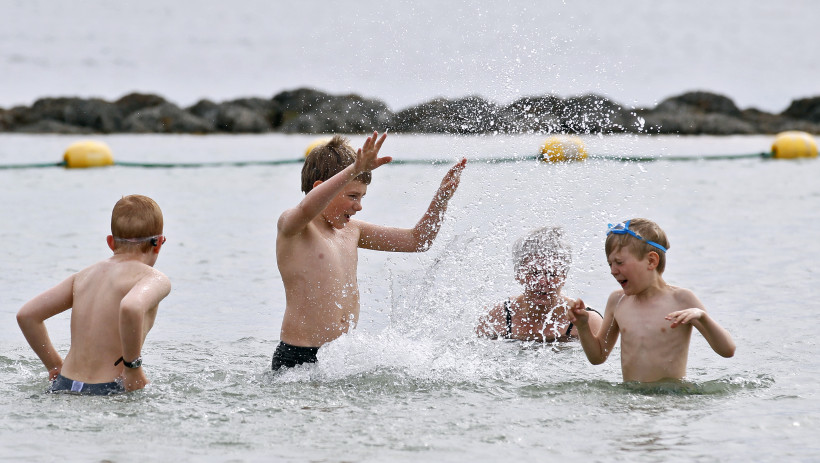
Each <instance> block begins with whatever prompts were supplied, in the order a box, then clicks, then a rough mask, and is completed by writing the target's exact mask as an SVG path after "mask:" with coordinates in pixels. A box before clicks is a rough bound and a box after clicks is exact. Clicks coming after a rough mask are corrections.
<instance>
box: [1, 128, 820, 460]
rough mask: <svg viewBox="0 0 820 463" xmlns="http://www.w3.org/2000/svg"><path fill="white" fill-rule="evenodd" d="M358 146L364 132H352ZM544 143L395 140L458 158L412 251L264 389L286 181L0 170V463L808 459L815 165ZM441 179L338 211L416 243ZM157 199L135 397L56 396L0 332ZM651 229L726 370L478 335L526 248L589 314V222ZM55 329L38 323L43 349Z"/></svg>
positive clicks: (390, 181) (282, 170) (272, 155)
mask: <svg viewBox="0 0 820 463" xmlns="http://www.w3.org/2000/svg"><path fill="white" fill-rule="evenodd" d="M352 138H353V142H354V144H357V145H358V144H360V143H361V141H362V140H363V137H358V136H357V137H352ZM100 139H101V140H103V141H105V142H106V143H108V144H109V145H110V146H111V147H112V150H113V151H114V155H115V158H116V159H117V160H120V161H152V162H195V161H203V162H215V161H238V160H242V161H244V160H272V159H297V158H298V157H299V156H301V155H302V153H303V151H304V148H305V147H306V146H307V144H309V143H310V142H311V141H312V140H313V138H312V137H309V136H283V135H265V136H242V137H187V136H109V137H101V138H100ZM73 141H75V139H74V138H72V137H63V136H9V135H5V136H2V137H0V165H8V164H14V163H18V164H19V163H27V162H51V161H55V162H56V161H58V160H59V159H60V156H61V153H62V151H63V150H64V149H65V147H66V146H68V144H70V143H71V142H73ZM541 141H542V137H538V136H517V137H469V138H463V137H447V136H391V137H390V138H389V139H388V141H387V143H386V144H385V148H384V151H385V153H386V154H390V155H393V156H395V157H396V158H397V159H408V160H412V159H445V160H453V161H454V160H455V159H456V158H457V157H459V156H466V157H467V158H468V159H469V164H468V168H467V170H466V171H465V173H464V177H463V182H462V186H461V188H460V189H459V191H458V192H457V194H456V196H455V197H454V199H453V201H452V203H451V207H450V210H449V211H448V213H447V218H446V221H445V224H444V227H443V229H442V232H441V234H440V235H439V239H438V241H437V242H436V244H435V245H434V246H433V248H432V249H431V250H430V251H429V252H427V253H425V254H415V255H407V254H389V253H374V252H369V251H362V252H361V253H360V262H359V279H360V286H361V291H362V317H361V320H360V324H359V327H358V329H357V330H356V331H355V332H353V333H352V334H350V335H347V336H344V337H342V338H340V339H339V340H337V341H335V342H333V343H331V344H329V345H327V346H326V347H324V348H323V349H322V350H321V352H320V355H319V358H320V361H319V363H318V364H316V365H311V366H306V367H300V368H297V369H294V370H291V371H288V372H285V373H284V374H281V375H278V376H274V375H272V374H270V373H269V372H268V371H267V370H268V367H269V363H270V356H271V354H272V352H273V349H274V347H275V345H276V343H277V342H278V336H279V325H280V323H281V317H282V313H283V307H284V294H283V289H282V284H281V279H280V277H279V274H278V272H277V269H276V266H275V255H274V246H273V244H274V240H275V221H276V219H277V217H278V215H279V214H280V213H281V212H282V210H283V209H284V208H286V207H289V206H291V205H293V204H295V203H296V202H297V201H298V200H299V199H300V198H301V193H300V192H299V168H300V167H299V165H298V164H286V165H280V166H270V165H262V166H246V167H231V166H222V167H203V168H176V169H146V168H133V167H119V166H118V167H111V168H104V169H89V170H70V171H69V170H64V169H61V168H56V167H54V168H40V169H0V188H1V189H2V190H1V191H2V194H3V201H2V206H0V217H2V224H3V226H2V227H0V240H2V242H3V243H4V245H5V246H4V252H3V253H2V254H0V255H2V264H3V267H4V268H5V269H6V271H5V273H4V276H3V277H0V288H2V292H1V294H2V295H3V298H2V303H1V304H0V316H2V320H4V322H3V323H0V371H2V375H3V378H4V380H3V382H2V384H1V385H0V413H2V416H3V417H4V418H3V419H2V420H0V460H2V461H35V462H39V461H55V460H57V459H60V460H64V459H65V460H68V461H103V460H108V461H116V462H130V461H142V460H143V457H147V458H148V460H152V461H331V462H332V461H357V462H358V461H453V462H456V461H459V462H460V461H471V460H472V461H500V460H504V461H508V460H513V459H517V458H531V459H532V458H534V459H536V460H548V459H552V458H563V459H568V460H567V461H578V460H582V459H583V460H585V461H647V462H653V461H721V462H722V461H780V460H781V459H784V458H785V459H786V460H788V461H814V460H817V459H818V458H820V446H818V444H817V439H816V437H817V436H818V435H820V433H818V427H820V422H819V421H820V420H819V419H818V416H820V414H818V412H820V406H818V405H817V399H818V394H817V390H818V388H817V384H818V381H820V372H818V370H819V369H820V368H818V367H820V361H819V360H818V355H817V354H818V348H817V341H816V339H817V338H816V332H817V327H818V324H817V322H816V321H815V320H814V318H813V314H814V313H815V312H816V309H818V308H820V303H818V302H817V301H818V300H820V290H818V288H817V284H816V281H817V276H818V270H817V265H816V262H817V261H818V258H820V244H819V243H818V239H817V238H818V230H820V183H819V182H818V181H817V178H818V176H820V162H818V161H817V160H804V161H797V162H789V161H772V160H763V159H757V158H748V159H735V160H701V161H694V160H693V161H669V160H664V157H671V156H680V155H691V156H702V155H717V154H741V153H755V152H762V151H767V150H768V148H769V146H770V145H771V141H772V140H771V137H762V136H761V137H724V138H714V137H693V138H677V137H651V138H640V139H638V138H634V137H609V138H594V137H592V138H586V139H585V141H586V143H587V146H588V148H589V149H590V151H591V152H592V153H593V154H601V155H645V154H652V155H655V156H658V157H659V160H658V161H656V162H645V163H637V162H616V161H609V160H589V161H587V162H585V163H580V164H570V165H548V164H538V163H535V162H533V161H525V160H522V161H521V162H517V163H504V164H492V163H488V162H486V160H487V159H489V158H492V157H502V156H503V157H506V156H513V155H520V156H527V155H531V154H533V153H534V152H535V151H537V149H538V144H539V143H540V142H541ZM446 168H447V167H446V166H445V165H424V164H413V165H394V166H386V167H384V168H382V169H379V170H378V171H376V172H375V175H374V181H373V183H372V184H371V185H370V187H369V189H368V195H367V198H366V199H365V202H364V210H363V211H362V212H361V213H360V218H361V219H363V220H368V221H372V222H377V223H384V224H392V225H398V226H412V225H413V224H414V223H415V222H416V220H418V218H419V217H420V216H421V214H422V213H423V211H424V209H425V208H426V206H427V203H428V201H429V200H430V198H431V196H432V194H433V192H434V191H435V189H436V187H437V186H438V183H439V181H440V179H441V176H442V175H443V174H444V172H445V171H446ZM131 193H141V194H146V195H149V196H151V197H153V198H154V199H156V200H157V202H158V203H159V204H160V206H161V207H162V208H163V211H164V214H165V222H166V229H165V233H166V235H167V236H168V243H167V245H166V246H165V247H163V251H162V254H161V256H160V259H159V261H158V263H157V268H159V269H161V270H162V271H164V272H165V273H166V274H168V275H169V277H170V278H171V280H172V282H173V285H174V289H173V291H172V293H171V295H170V296H169V297H168V298H167V299H166V300H165V301H164V302H163V303H162V304H161V306H160V312H159V316H158V318H157V322H156V325H155V327H154V329H153V330H152V332H151V334H150V335H149V337H148V340H147V342H146V346H145V348H144V350H143V356H144V359H145V364H146V370H147V373H148V375H149V377H150V379H151V380H152V381H153V383H152V384H151V385H150V386H149V387H148V388H147V389H145V390H143V391H139V392H136V393H132V394H128V395H124V396H119V397H110V398H99V397H73V396H52V395H46V394H44V393H43V391H44V390H45V388H46V387H47V381H46V375H45V371H44V370H43V368H42V365H41V364H40V363H39V361H38V360H37V358H36V357H35V355H34V354H33V352H32V351H31V350H30V349H29V348H28V346H27V345H26V343H25V340H24V338H23V336H22V334H21V333H20V332H19V329H18V328H17V326H16V323H15V321H14V314H15V313H16V311H17V310H18V309H19V307H20V306H21V305H22V304H23V303H24V302H25V301H26V300H28V299H29V298H31V297H33V296H34V295H36V294H37V293H39V292H41V291H43V290H44V289H46V288H48V287H49V286H51V285H53V284H56V283H57V282H58V281H60V280H61V279H63V278H65V277H66V276H67V275H68V274H69V273H70V272H74V271H77V270H79V269H80V268H82V267H83V266H85V265H87V264H89V263H91V262H93V261H95V260H98V259H103V258H106V257H107V256H108V254H109V252H110V251H108V248H107V247H106V244H105V236H106V235H107V234H108V227H109V220H110V211H111V208H112V207H113V204H114V202H116V200H117V199H118V198H119V197H120V196H121V195H124V194H131ZM633 216H645V217H650V218H652V219H654V220H656V221H657V222H658V223H659V224H660V225H661V226H662V227H664V229H665V230H666V231H667V233H668V235H669V237H670V241H671V243H672V246H671V249H670V253H669V261H668V265H667V271H666V274H665V278H666V280H667V281H668V282H670V283H672V284H678V285H681V286H685V287H688V288H691V289H692V290H693V291H695V293H696V294H698V296H699V297H700V299H701V300H702V301H703V302H704V304H705V305H706V307H707V309H709V311H710V313H711V314H712V315H713V316H714V317H715V318H716V319H717V320H719V321H720V322H721V324H723V325H724V326H725V327H726V328H727V329H728V330H729V331H730V332H731V333H732V334H733V336H734V338H735V341H736V343H737V345H738V349H737V354H736V355H735V357H734V358H732V359H723V358H721V357H719V356H717V354H715V353H714V352H712V350H711V349H710V348H709V346H708V345H707V343H706V342H705V341H704V340H703V338H702V337H701V336H700V335H699V334H698V333H695V335H694V336H693V341H692V346H691V351H690V361H689V370H688V372H689V375H688V377H687V382H686V383H684V384H681V385H660V386H651V387H646V386H643V387H639V386H635V385H629V384H623V383H621V381H620V378H621V376H620V367H619V362H620V359H619V355H618V354H619V353H618V351H617V350H616V351H615V352H614V353H613V355H612V356H611V358H610V359H609V360H608V361H607V362H606V363H605V364H604V365H600V366H593V365H590V364H589V363H588V362H587V361H586V358H585V356H584V354H583V351H582V349H581V348H580V345H578V344H568V345H562V346H558V347H554V346H543V345H532V344H521V343H512V342H493V341H486V340H479V339H475V337H474V336H473V335H472V330H473V327H474V324H475V322H476V319H477V318H478V316H479V315H480V314H481V311H482V307H486V306H487V305H489V304H491V303H493V302H495V301H497V300H499V299H502V298H504V297H507V296H509V295H512V294H514V293H515V292H516V291H517V290H518V288H517V287H516V284H515V282H514V280H513V278H512V276H511V275H512V263H511V262H510V258H509V253H510V245H511V243H512V242H513V241H514V240H515V239H516V238H517V237H518V236H520V235H521V234H522V233H524V232H525V231H527V230H529V229H531V228H535V227H539V226H544V225H548V224H561V225H563V226H564V227H566V229H567V230H568V232H569V234H570V235H571V239H572V242H573V247H574V252H575V265H574V268H573V270H572V272H571V275H570V280H569V282H568V284H567V287H566V293H567V294H569V295H571V296H581V297H583V298H584V299H585V300H586V301H587V303H588V304H589V305H591V306H593V307H596V308H602V307H603V305H604V302H605V300H606V296H607V295H608V294H609V292H611V291H612V290H614V289H615V288H616V284H615V282H614V281H612V278H611V277H610V276H609V274H608V270H607V268H606V262H605V258H604V256H603V250H602V247H603V240H604V231H605V229H606V224H607V223H608V222H615V221H620V220H623V219H626V218H630V217H633ZM68 319H69V317H68V313H66V314H63V315H61V316H58V317H56V318H55V319H53V320H51V321H49V322H48V328H49V330H50V333H51V336H52V339H53V340H54V342H55V344H56V345H57V346H58V347H59V348H60V349H61V350H62V351H63V353H65V351H66V350H67V348H68V343H69V338H68V333H69V332H68Z"/></svg>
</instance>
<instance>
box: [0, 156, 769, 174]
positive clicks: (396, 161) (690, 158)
mask: <svg viewBox="0 0 820 463" xmlns="http://www.w3.org/2000/svg"><path fill="white" fill-rule="evenodd" d="M772 156H773V153H770V152H764V153H752V154H718V155H712V156H594V155H593V156H588V159H594V160H602V161H618V162H655V161H717V160H731V159H751V158H762V159H768V158H771V157H772ZM540 159H542V156H541V155H540V154H539V155H534V156H518V157H516V156H513V157H503V158H488V159H476V160H474V161H473V162H480V163H485V164H505V163H513V162H524V161H537V160H540ZM304 161H305V160H304V158H299V159H282V160H278V161H225V162H171V163H160V162H128V161H115V162H114V165H115V166H121V167H142V168H148V169H159V168H161V169H169V168H200V167H245V166H279V165H284V164H302V163H303V162H304ZM453 162H455V161H454V160H450V159H394V160H393V161H392V162H391V163H390V164H395V165H399V166H402V165H413V164H415V165H427V166H437V165H442V164H451V163H453ZM65 165H66V164H65V162H64V161H61V162H47V163H35V164H6V165H0V170H3V169H37V168H43V167H65Z"/></svg>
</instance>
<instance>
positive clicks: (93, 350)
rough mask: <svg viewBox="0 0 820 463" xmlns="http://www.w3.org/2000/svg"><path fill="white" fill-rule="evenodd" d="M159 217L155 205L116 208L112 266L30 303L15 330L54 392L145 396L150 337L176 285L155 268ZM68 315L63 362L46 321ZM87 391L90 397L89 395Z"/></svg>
mask: <svg viewBox="0 0 820 463" xmlns="http://www.w3.org/2000/svg"><path fill="white" fill-rule="evenodd" d="M162 227H163V220H162V211H160V209H159V206H158V205H157V204H156V203H155V202H154V201H153V200H152V199H151V198H148V197H146V196H141V195H129V196H125V197H123V198H122V199H120V200H119V201H118V202H117V204H116V205H115V206H114V210H113V212H112V218H111V228H112V234H111V235H109V236H108V237H107V239H106V240H107V242H108V246H109V248H110V249H111V250H112V251H113V252H114V255H113V256H111V257H110V258H108V259H106V260H104V261H100V262H97V263H96V264H93V265H91V266H89V267H87V268H85V269H83V270H81V271H80V272H78V273H76V274H73V275H71V276H69V277H68V278H66V279H65V280H63V281H62V282H60V283H59V284H58V285H57V286H54V287H53V288H51V289H49V290H47V291H45V292H43V293H42V294H40V295H38V296H36V297H35V298H33V299H32V300H30V301H29V302H27V303H26V304H25V305H24V306H23V307H22V308H21V309H20V311H19V312H18V313H17V322H18V324H19V325H20V329H21V330H22V332H23V335H24V336H25V337H26V340H27V341H28V343H29V345H30V346H31V348H32V349H33V350H34V352H35V353H36V354H37V356H38V357H39V358H40V360H41V361H42V362H43V364H44V365H45V367H46V370H47V371H48V372H49V378H50V379H52V380H56V381H55V382H54V383H52V388H51V390H52V391H54V392H58V391H65V390H70V391H73V392H79V393H91V394H108V393H116V392H122V390H135V389H141V388H142V387H144V386H145V385H146V384H148V379H147V377H146V376H145V373H144V371H143V369H142V367H141V364H142V359H141V352H142V346H143V343H144V341H145V337H146V335H147V334H148V331H149V330H150V329H151V327H153V325H154V320H155V319H156V315H157V307H158V306H159V303H160V301H162V299H164V298H165V296H167V295H168V293H169V292H170V291H171V283H170V281H169V280H168V277H166V276H165V275H164V274H163V273H162V272H160V271H159V270H156V269H154V268H153V266H154V264H155V263H156V261H157V257H158V255H159V252H160V249H161V248H162V245H163V243H165V236H164V235H162ZM69 309H71V346H70V348H69V351H68V354H67V355H66V357H65V360H63V358H62V357H61V356H60V354H59V353H58V352H57V349H56V348H55V347H54V345H53V344H52V342H51V339H50V338H49V335H48V330H47V329H46V326H45V320H47V319H49V318H51V317H53V316H55V315H57V314H59V313H62V312H64V311H66V310H69ZM86 391H88V392H86Z"/></svg>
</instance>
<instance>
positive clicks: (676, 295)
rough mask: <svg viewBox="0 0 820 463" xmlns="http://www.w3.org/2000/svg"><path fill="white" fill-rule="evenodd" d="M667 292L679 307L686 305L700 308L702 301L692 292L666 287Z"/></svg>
mask: <svg viewBox="0 0 820 463" xmlns="http://www.w3.org/2000/svg"><path fill="white" fill-rule="evenodd" d="M666 286H667V291H668V292H669V294H670V295H671V296H672V298H673V299H674V300H675V302H676V303H677V304H678V305H685V306H687V307H699V306H700V300H698V297H697V296H695V293H694V292H692V290H690V289H687V288H681V287H680V286H673V285H666Z"/></svg>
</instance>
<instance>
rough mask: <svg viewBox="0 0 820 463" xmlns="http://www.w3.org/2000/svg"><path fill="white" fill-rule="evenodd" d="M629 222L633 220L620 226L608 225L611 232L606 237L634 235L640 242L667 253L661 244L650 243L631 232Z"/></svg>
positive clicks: (608, 231)
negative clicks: (612, 234) (611, 235)
mask: <svg viewBox="0 0 820 463" xmlns="http://www.w3.org/2000/svg"><path fill="white" fill-rule="evenodd" d="M629 222H631V220H627V221H626V222H621V223H619V224H618V225H612V224H611V223H610V224H607V226H608V227H609V230H607V232H606V236H609V235H610V234H611V233H614V234H616V235H632V236H634V237H635V238H638V239H639V240H641V241H644V242H645V243H646V244H648V245H650V246H654V247H656V248H658V249H660V250H661V251H663V252H664V253H665V252H666V248H665V247H663V246H661V245H660V244H658V243H656V242H654V241H649V240H647V239H644V238H643V237H642V236H641V235H639V234H637V233H635V232H634V231H632V230H630V229H629Z"/></svg>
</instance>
